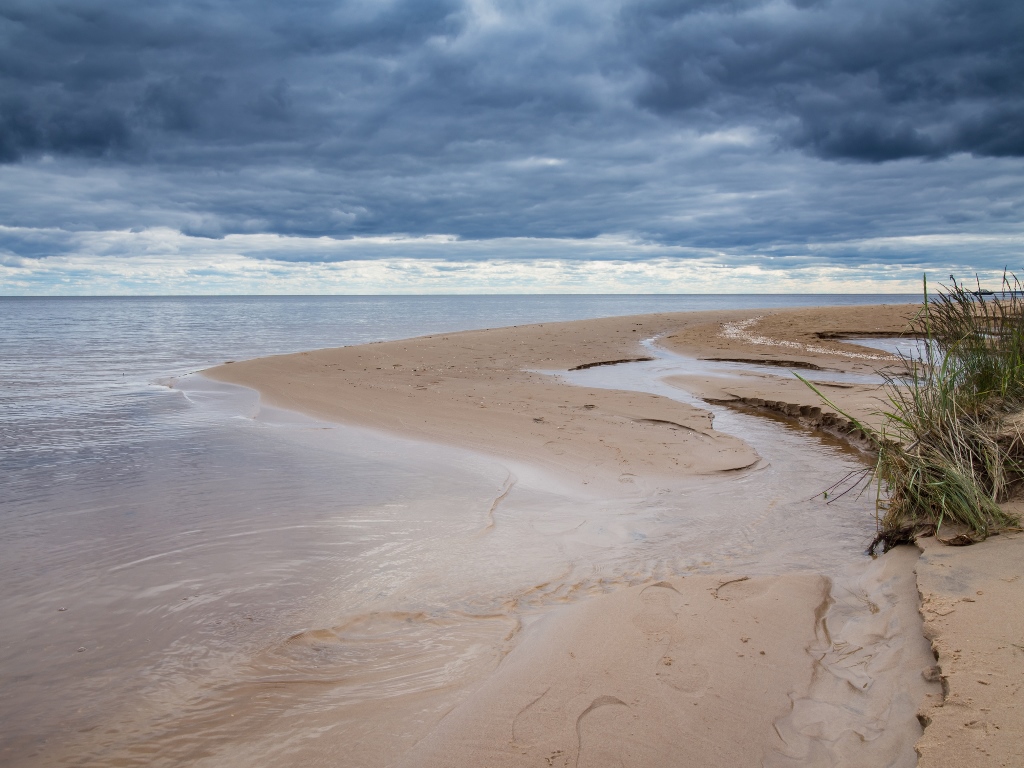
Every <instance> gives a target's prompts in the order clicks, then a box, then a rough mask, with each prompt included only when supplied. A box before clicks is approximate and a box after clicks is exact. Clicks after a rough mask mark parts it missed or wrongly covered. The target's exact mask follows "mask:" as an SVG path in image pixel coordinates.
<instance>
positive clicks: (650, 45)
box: [0, 0, 1024, 294]
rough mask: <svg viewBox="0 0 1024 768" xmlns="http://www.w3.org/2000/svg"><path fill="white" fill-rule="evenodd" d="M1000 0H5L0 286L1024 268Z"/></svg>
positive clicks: (1022, 164) (384, 289)
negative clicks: (1007, 266) (157, 0)
mask: <svg viewBox="0 0 1024 768" xmlns="http://www.w3.org/2000/svg"><path fill="white" fill-rule="evenodd" d="M1022 256H1024V2H1021V0H614V1H613V0H543V1H541V0H290V2H287V3H285V2H280V0H160V1H159V2H156V1H155V0H154V1H153V2H143V1H140V0H0V294H27V293H66V294H71V293H86V294H88V293H103V294H106V293H426V292H430V293H457V292H630V293H632V292H683V293H686V292H790V291H823V292H830V291H835V292H874V291H893V292H895V291H906V290H910V291H913V290H916V289H917V288H918V286H919V285H920V277H921V273H922V272H924V271H927V272H928V273H929V275H932V276H934V277H936V278H940V277H941V278H945V277H947V276H948V275H949V273H950V272H955V273H957V274H958V276H965V277H966V276H967V275H973V274H974V273H975V272H978V273H981V275H982V277H983V278H990V277H991V276H992V275H994V274H998V273H999V272H1001V270H1002V268H1003V266H1004V265H1010V267H1011V268H1015V267H1024V263H1022V262H1024V259H1022Z"/></svg>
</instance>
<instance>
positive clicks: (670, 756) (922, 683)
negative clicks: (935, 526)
mask: <svg viewBox="0 0 1024 768" xmlns="http://www.w3.org/2000/svg"><path fill="white" fill-rule="evenodd" d="M914 309H915V308H914V307H913V306H910V305H893V306H881V307H844V308H815V309H796V310H765V311H762V312H751V311H739V310H736V311H721V312H701V313H678V314H663V315H644V316H635V317H617V318H607V319H601V320H587V321H577V322H571V323H558V324H540V325H532V326H522V327H512V328H503V329H494V330H485V331H472V332H464V333H453V334H445V335H435V336H426V337H422V338H417V339H410V340H407V341H399V342H387V343H378V344H370V345H364V346H358V347H345V348H338V349H325V350H319V351H311V352H303V353H300V354H294V355H284V356H277V357H269V358H262V359H258V360H251V361H245V362H235V363H231V364H227V365H223V366H220V367H218V368H215V369H212V370H209V371H206V372H205V375H206V376H208V377H210V378H213V379H216V380H219V381H222V382H227V383H233V384H239V385H243V386H246V387H250V388H253V389H256V390H258V392H259V393H260V396H261V398H262V399H263V401H264V402H266V403H268V404H271V405H275V406H278V407H282V408H287V409H291V410H296V411H300V412H303V413H306V414H309V415H312V416H315V417H317V418H321V419H326V420H331V421H338V422H344V423H351V424H356V425H360V426H364V427H371V428H374V429H379V430H385V431H389V432H393V433H397V434H401V435H406V436H409V437H413V438H416V439H420V440H427V441H432V442H436V443H444V444H449V445H455V446H460V447H465V448H471V449H474V450H476V451H480V452H483V453H485V454H489V455H492V456H496V457H499V458H502V459H507V460H509V461H512V462H517V463H520V464H522V465H524V466H531V467H535V468H537V471H541V472H544V473H547V474H549V475H551V476H555V477H557V478H558V480H559V482H563V483H566V484H567V485H570V486H574V487H576V488H578V489H581V490H585V491H586V492H587V493H591V494H595V495H601V494H605V495H613V494H615V493H619V492H621V491H622V490H623V489H625V488H628V489H630V491H631V492H635V491H636V489H637V488H640V489H643V488H653V487H654V486H656V485H657V483H658V482H659V479H662V478H680V477H695V478H699V477H721V476H727V475H737V476H740V475H743V474H744V473H749V472H751V471H753V469H754V468H756V467H757V465H758V463H759V461H760V457H759V456H758V454H757V452H756V451H755V450H754V449H753V448H752V447H751V446H750V445H748V444H747V443H745V442H744V441H743V440H742V439H740V438H739V437H737V436H734V435H730V434H728V433H727V432H725V431H720V430H718V429H716V428H715V425H714V423H713V418H712V417H711V414H710V413H709V412H708V411H707V410H704V409H702V408H700V407H699V406H698V405H693V404H688V403H685V402H680V401H678V400H674V399H672V398H670V397H665V396H660V395H655V394H646V393H640V392H631V391H625V390H614V389H603V388H596V387H595V388H589V387H584V386H573V385H571V384H569V383H567V382H566V381H565V380H564V378H562V377H560V376H559V374H562V375H565V374H567V373H568V372H570V371H572V370H574V369H576V370H581V369H583V370H585V369H588V368H590V367H600V366H606V365H628V364H629V362H630V361H638V360H643V359H646V358H648V357H649V356H650V348H649V347H647V346H644V345H643V344H642V343H641V342H643V341H645V340H650V339H655V340H656V341H655V343H656V344H658V345H659V346H661V347H662V348H664V349H667V350H671V351H673V352H675V353H678V354H681V355H686V356H688V357H690V358H692V359H693V360H694V361H695V362H694V365H693V368H694V371H693V373H691V374H685V375H679V376H675V377H673V378H672V379H671V380H670V382H669V383H670V384H672V386H674V387H677V388H679V389H680V390H684V391H686V392H689V393H691V394H693V395H695V396H697V397H698V398H701V399H704V400H706V401H712V402H715V403H720V404H726V405H729V406H731V407H735V408H741V409H748V410H750V411H751V412H755V413H759V414H762V415H764V416H765V417H766V418H767V417H770V418H776V419H781V420H784V421H786V423H787V424H789V425H790V426H791V427H794V428H798V429H804V430H806V431H807V434H808V436H811V435H814V434H821V433H822V432H824V433H828V434H829V435H831V437H832V438H833V439H842V440H846V441H848V442H849V443H850V444H852V445H854V446H856V445H857V444H858V439H857V434H856V432H855V431H853V430H852V428H851V426H850V425H849V424H848V423H847V421H846V419H845V418H844V417H842V416H841V415H839V414H837V413H835V412H834V411H833V409H832V408H830V407H829V406H827V405H823V403H822V402H821V401H820V399H819V398H818V397H817V396H816V395H815V394H814V393H813V392H812V391H811V390H810V389H809V388H807V387H806V386H805V385H803V384H802V383H801V382H799V381H798V380H796V379H795V377H793V376H792V375H791V373H790V370H791V369H795V370H798V371H799V370H804V371H817V372H819V373H822V372H823V374H829V373H832V374H834V375H835V378H836V381H834V382H831V383H825V384H822V385H821V386H820V389H821V390H822V392H823V393H824V394H825V395H826V396H827V397H828V398H829V399H830V400H831V401H832V402H833V403H834V404H835V405H836V406H837V408H838V409H841V410H842V411H845V412H846V413H848V414H850V415H853V416H855V417H856V418H858V419H861V420H866V421H868V422H871V423H874V420H876V419H877V418H878V417H877V415H876V414H875V412H876V411H877V410H878V408H879V400H878V398H879V397H880V395H881V389H880V385H879V384H878V383H877V382H872V383H868V382H867V380H868V379H869V377H870V376H871V375H872V374H873V373H874V372H875V371H877V370H878V369H880V368H886V367H889V369H890V370H898V366H899V364H898V361H897V360H895V359H894V358H892V357H891V356H890V355H888V354H886V353H884V352H880V351H879V350H878V349H873V348H871V347H866V346H858V345H855V344H851V343H848V342H846V341H844V339H847V338H867V337H872V336H885V335H892V334H895V333H899V332H901V331H902V330H904V329H905V328H906V325H907V321H908V318H909V316H910V315H911V314H912V312H913V311H914ZM701 360H704V361H710V362H712V363H714V362H729V363H731V364H733V366H732V368H730V369H729V370H730V371H731V373H725V374H723V372H722V370H718V369H716V370H713V371H712V370H709V369H707V368H706V366H704V367H702V365H701V364H700V363H699V361H701ZM858 377H861V378H862V379H863V380H858ZM826 378H827V376H826ZM866 543H867V542H865V544H866ZM922 550H923V554H922ZM1022 564H1024V548H1022V546H1021V541H1020V540H1019V539H1018V538H1015V537H1013V536H1000V537H997V538H995V539H992V540H990V541H988V542H985V543H983V544H981V545H977V546H974V547H966V548H951V547H944V546H942V545H939V544H937V543H936V542H935V541H934V540H933V539H932V540H924V541H922V548H921V549H919V548H917V547H901V548H898V549H896V550H894V551H893V552H891V553H889V554H887V555H885V556H883V557H880V558H878V559H876V560H870V559H868V558H866V557H865V558H864V561H863V564H862V565H858V566H857V568H856V569H855V570H854V571H851V572H850V573H849V574H847V575H846V576H845V577H844V578H845V580H844V581H843V582H842V584H840V585H837V583H836V582H835V581H834V580H833V579H831V578H829V577H827V576H825V575H822V574H816V573H809V572H794V573H783V574H778V575H770V576H753V577H751V576H749V575H748V574H746V573H743V572H742V571H741V572H736V573H722V574H714V575H693V576H685V577H684V576H682V575H680V576H678V577H673V578H669V579H666V580H662V581H657V582H652V583H646V584H637V585H634V586H628V587H625V588H622V589H618V590H615V591H613V592H611V593H610V594H607V595H603V596H598V597H590V598H587V599H583V600H579V601H576V602H573V603H571V604H569V605H568V606H567V607H565V608H563V609H561V610H559V611H557V612H556V613H555V614H553V615H551V616H549V617H545V618H544V619H543V620H541V621H538V622H536V623H535V624H532V625H531V626H529V627H528V628H527V629H526V630H525V631H524V632H523V633H522V634H521V637H520V638H519V639H518V640H517V642H516V643H515V645H514V647H513V648H512V650H511V652H510V653H509V654H508V655H507V656H506V657H505V658H504V659H503V661H502V662H501V664H500V665H498V666H497V668H496V670H495V671H494V672H493V673H491V674H489V675H488V676H486V677H485V678H484V679H483V680H482V681H480V682H479V684H478V685H475V686H474V687H472V689H471V690H466V691H464V692H463V693H462V694H460V696H459V697H457V698H456V699H455V700H453V701H454V704H453V705H452V706H451V707H449V708H448V710H447V711H445V712H444V713H442V715H443V716H441V715H439V716H438V717H437V718H435V720H434V721H431V722H429V723H427V724H426V725H425V726H424V728H423V730H424V735H423V736H422V738H417V739H414V740H412V741H411V742H410V743H408V744H407V745H406V746H405V747H403V749H402V750H401V753H400V754H395V755H394V756H393V762H395V763H396V764H402V765H410V766H413V765H417V766H418V765H425V766H433V765H436V766H441V765H494V766H498V765H510V766H511V765H549V766H555V765H559V766H584V765H587V766H602V765H635V766H661V765H664V766H670V765H672V766H678V765H690V764H692V765H718V766H750V765H766V766H796V765H801V766H803V765H815V766H817V765H822V766H824V765H851V766H852V765H864V766H868V765H872V766H875V765H892V766H903V765H906V766H910V765H915V764H920V765H922V766H967V765H971V766H989V765H991V766H999V765H1008V766H1009V765H1015V764H1019V759H1020V758H1019V748H1018V744H1019V741H1020V737H1021V735H1022V734H1024V711H1022V708H1021V706H1020V703H1019V702H1020V689H1021V687H1022V685H1024V678H1022V676H1021V674H1020V672H1019V669H1018V668H1019V664H1020V660H1021V654H1022V653H1024V650H1022V648H1021V646H1020V638H1021V636H1022V625H1021V623H1020V617H1021V616H1022V615H1024V612H1022V610H1021V608H1022V605H1021V597H1020V594H1019V590H1018V589H1016V587H1017V586H1018V584H1017V581H1016V580H1017V579H1018V574H1020V573H1021V565H1022ZM839 587H841V588H842V593H840V592H841V590H840V589H839ZM837 595H838V597H837ZM847 595H848V597H847ZM919 596H920V599H919ZM918 755H920V762H919V763H918ZM681 756H684V757H681ZM342 764H344V761H342Z"/></svg>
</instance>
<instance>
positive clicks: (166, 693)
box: [0, 296, 916, 765]
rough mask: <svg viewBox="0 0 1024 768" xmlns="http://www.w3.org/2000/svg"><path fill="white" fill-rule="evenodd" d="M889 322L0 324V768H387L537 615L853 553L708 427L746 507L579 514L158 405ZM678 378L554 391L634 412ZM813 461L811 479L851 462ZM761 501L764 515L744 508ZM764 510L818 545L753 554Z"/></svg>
mask: <svg viewBox="0 0 1024 768" xmlns="http://www.w3.org/2000/svg"><path fill="white" fill-rule="evenodd" d="M915 299H916V297H915V296H846V297H844V296H827V297H823V296H701V297H693V296H531V297H507V296H502V297H330V298H322V297H317V298H303V297H297V298H292V297H288V298H282V297H261V298H145V299H101V298H95V299H28V298H24V299H4V298H0V327H2V328H3V329H4V330H3V334H2V336H0V583H2V584H3V592H2V594H0V620H2V625H3V628H4V629H3V637H2V644H0V726H2V727H0V762H3V763H5V764H11V765H20V764H24V765H52V764H66V765H114V764H117V765H133V764H137V765H152V764H167V765H174V764H183V763H186V764H207V763H208V764H210V765H227V764H236V763H237V764H239V765H241V764H246V765H251V764H256V763H264V762H268V761H273V760H284V761H285V762H290V761H299V760H300V759H305V757H307V756H309V755H314V756H315V755H317V754H319V753H318V752H317V747H316V746H315V745H316V744H317V743H320V742H322V743H332V742H331V739H332V738H333V739H335V740H343V741H344V743H345V744H347V745H348V746H347V749H348V750H349V751H348V753H347V754H348V755H349V757H350V759H349V760H348V761H347V762H345V761H343V762H342V764H351V765H362V764H367V765H368V764H380V765H384V764H387V762H388V761H389V760H390V759H392V757H393V756H394V755H397V754H399V753H400V752H401V750H402V749H403V748H404V746H406V745H408V744H409V743H412V742H413V741H414V740H415V739H416V738H418V737H419V735H422V733H421V731H422V728H425V727H427V726H428V725H429V723H430V722H432V718H434V719H436V716H437V713H438V712H443V711H444V710H445V708H446V707H449V706H451V703H452V702H453V701H455V700H457V697H458V694H459V690H460V689H459V684H460V681H464V680H468V679H472V678H473V676H474V675H478V674H481V673H483V672H485V671H486V670H487V669H490V668H491V667H493V665H494V664H495V663H496V662H497V660H498V659H499V658H500V656H501V654H502V653H504V652H505V651H506V650H507V646H508V644H509V643H511V642H514V636H515V632H516V630H517V628H518V627H519V626H520V625H521V623H522V622H523V621H528V620H530V617H531V616H532V615H533V614H534V613H536V612H538V611H543V610H544V609H545V608H546V607H547V606H550V605H553V604H557V603H558V602H559V601H563V600H568V599H572V598H573V596H574V595H577V594H587V593H589V592H593V591H601V590H602V589H606V588H609V586H610V585H614V584H615V583H629V582H630V581H631V580H642V579H645V578H650V577H652V576H653V575H658V574H671V573H675V572H679V571H680V570H685V569H687V568H694V567H714V566H716V565H721V564H723V563H726V562H729V563H733V564H740V565H742V566H743V567H745V568H747V569H748V570H757V569H758V568H762V569H767V570H772V569H774V568H779V567H790V566H792V567H798V566H800V565H802V564H804V565H805V564H808V563H809V562H811V560H809V559H808V558H811V559H812V560H813V557H820V556H821V553H822V552H832V551H834V550H835V549H836V548H837V547H845V546H847V545H850V546H854V545H855V544H856V543H859V539H858V537H860V536H862V535H863V533H864V531H865V530H866V528H865V525H866V518H864V517H863V516H862V515H859V513H858V514H852V513H851V514H850V515H848V516H846V517H843V516H841V515H837V516H835V517H836V519H835V521H834V522H833V523H830V524H829V525H828V526H824V527H818V528H817V529H814V528H813V525H812V523H811V522H810V521H812V520H815V519H819V518H820V512H815V511H814V509H813V508H812V507H811V506H808V502H807V501H806V497H805V496H802V495H801V494H804V492H805V491H808V490H809V491H810V493H808V494H807V496H809V495H810V494H812V493H813V492H814V490H817V489H816V488H812V487H811V485H809V483H808V482H807V481H806V479H805V481H804V483H803V484H802V485H799V487H796V486H794V485H793V482H792V477H791V476H789V475H785V474H772V473H778V472H779V471H780V470H779V469H778V468H779V467H781V466H782V465H783V464H785V465H787V466H794V467H796V468H797V471H798V474H802V476H804V477H805V478H806V477H807V476H808V474H813V472H811V470H812V469H813V470H814V471H815V472H819V471H820V469H821V468H820V466H818V465H817V464H815V462H819V463H820V461H821V459H820V455H821V450H820V446H810V445H809V444H808V440H807V439H806V438H805V437H804V436H802V435H795V434H789V433H785V431H784V430H782V429H781V428H780V427H778V426H776V425H772V424H771V423H769V422H762V421H760V420H756V419H751V418H750V417H743V416H742V415H733V414H729V413H721V414H720V415H719V417H718V418H719V421H718V422H717V423H718V425H719V427H720V428H723V429H726V430H727V431H734V432H735V433H737V434H743V435H744V436H745V437H746V438H747V439H750V440H752V441H753V442H755V444H756V445H757V447H758V450H759V451H760V452H761V453H762V455H763V456H766V462H765V466H764V468H763V470H762V472H763V473H767V474H762V476H761V477H759V478H758V479H757V480H756V483H755V482H754V481H750V480H744V479H740V480H738V481H735V482H733V481H730V482H729V483H722V482H715V483H703V484H701V485H693V486H685V484H684V485H682V486H680V487H679V488H675V489H664V490H665V493H662V494H661V495H657V494H655V495H654V496H651V495H648V496H645V497H642V498H641V497H640V496H635V497H623V499H619V500H610V501H598V500H586V499H578V498H577V499H572V498H567V497H565V496H562V495H559V493H558V492H557V491H556V490H553V489H551V488H548V487H544V486H543V485H542V484H537V483H533V484H531V483H529V482H527V481H525V480H522V479H519V480H518V482H517V476H516V471H517V470H516V468H514V467H509V466H506V465H505V464H503V463H501V462H498V461H495V460H491V459H487V458H485V457H479V456H474V455H472V454H468V453H464V452H460V451H457V450H449V449H443V450H442V449H436V448H430V449H425V448H424V447H423V446H421V445H417V444H415V443H411V442H409V441H402V440H397V439H391V438H388V437H386V436H380V435H374V434H372V433H369V432H364V431H360V430H355V429H348V428H340V427H338V428H335V427H331V426H330V425H322V424H316V423H314V422H307V421H304V420H301V419H292V418H290V417H289V416H288V415H287V414H281V413H273V412H266V411H264V412H262V413H261V414H260V416H261V417H260V418H258V419H253V418H251V416H253V415H254V414H256V413H257V412H258V411H259V409H258V406H257V404H256V401H255V398H253V397H251V396H249V395H245V394H240V393H238V391H237V390H232V389H225V388H218V387H216V386H213V385H209V384H204V383H203V382H202V381H199V382H196V381H189V380H186V385H185V386H184V387H183V388H178V389H169V388H167V387H166V386H162V385H161V384H159V383H157V382H159V381H163V380H165V379H166V378H167V377H171V376H180V375H183V374H187V373H190V372H192V371H196V370H199V369H202V368H205V367H208V366H210V365H214V364H217V363H220V362H223V361H224V360H231V359H244V358H248V357H255V356H261V355H267V354H274V353H282V352H289V351H296V350H300V349H309V348H317V347H325V346H340V345H346V344H358V343H365V342H369V341H376V340H383V339H394V338H403V337H409V336H416V335H423V334H427V333H434V332H439V331H454V330H462V329H470V328H482V327H499V326H505V325H515V324H523V323H529V322H550V321H557V320H570V319H579V318H585V317H597V316H606V315H615V314H635V313H643V312H657V311H677V310H701V309H725V308H746V307H750V308H753V307H769V306H798V305H818V304H827V303H831V304H851V303H881V302H898V301H913V300H915ZM679 364H680V362H679V361H678V360H676V361H672V360H667V361H661V362H657V363H655V364H653V365H650V366H638V367H636V368H635V369H634V370H633V372H632V373H631V372H629V370H628V369H629V368H630V367H628V366H627V367H623V368H621V369H615V370H613V369H608V370H606V371H602V370H600V369H595V370H594V371H593V372H592V373H590V374H588V375H586V376H581V377H579V379H580V382H581V383H587V384H588V385H590V386H603V385H607V386H632V387H634V388H645V389H648V390H656V391H660V389H659V388H661V387H663V385H661V384H659V377H660V376H663V375H667V374H668V373H671V372H673V366H676V369H677V368H678V365H679ZM630 376H632V378H629V377H630ZM623 377H626V378H623ZM675 396H680V397H683V396H682V395H681V394H680V393H675ZM828 450H829V451H831V454H830V455H834V466H833V469H834V470H835V471H839V470H840V469H842V468H843V467H844V466H847V465H849V464H850V463H851V462H853V461H854V460H853V459H851V458H850V457H848V456H845V455H844V454H843V452H842V450H841V449H840V448H839V447H838V446H831V447H829V448H828ZM773 451H774V452H775V453H773ZM773 457H774V458H773ZM844 462H845V463H844ZM812 465H813V466H812ZM765 477H769V478H770V481H768V483H767V484H768V487H770V488H771V489H772V490H771V494H772V498H773V499H774V501H771V502H770V504H769V505H768V509H765V506H766V505H764V504H762V505H761V507H758V506H757V504H755V503H753V502H752V501H751V502H749V503H747V502H743V501H742V500H743V499H746V498H749V499H751V500H753V499H754V498H755V497H757V498H759V496H758V494H761V493H762V491H760V490H757V489H755V488H754V487H753V486H755V485H757V486H758V488H763V487H765V482H766V481H765ZM512 486H514V487H513V492H512V493H510V494H509V495H508V497H507V498H506V500H505V501H503V502H502V506H501V507H500V508H496V509H495V510H494V511H491V507H492V504H494V501H495V499H496V498H497V497H499V496H500V495H501V494H502V493H503V491H504V490H506V489H507V488H509V487H512ZM669 491H671V493H670V492H669ZM798 497H799V498H798ZM738 502H739V504H738V506H740V507H742V508H743V509H744V510H746V512H745V513H744V514H745V515H746V516H745V517H743V519H740V520H737V521H734V522H738V523H739V525H736V526H730V528H731V529H732V533H731V535H730V536H723V535H722V532H721V530H720V529H721V516H722V515H723V514H726V512H727V511H728V510H731V509H732V508H733V507H736V506H737V503H738ZM780 502H785V503H787V504H789V505H790V514H789V519H790V520H791V521H796V522H801V523H807V524H808V525H810V526H811V529H809V530H811V533H810V534H809V535H810V536H811V537H812V538H814V537H818V538H820V546H817V547H816V548H815V546H811V547H810V550H812V554H810V555H808V547H807V544H806V542H795V541H794V540H793V537H792V536H791V535H790V533H789V532H787V531H786V529H785V528H784V527H778V526H773V525H772V519H771V516H770V510H771V509H773V508H775V507H776V506H777V505H778V503H780ZM801 504H802V505H803V506H800V505H801ZM730 514H731V513H730ZM683 518H685V522H686V525H681V524H680V521H681V519H683ZM494 519H497V520H498V522H499V524H497V525H491V524H490V523H491V522H493V520H494ZM794 524H795V523H794ZM768 529H774V531H775V532H774V533H771V532H769V530H768ZM484 531H486V532H487V534H486V535H484V534H483V533H482V532H484ZM755 531H756V532H757V535H756V536H755V535H754V532H755ZM755 539H756V540H757V542H758V543H754V542H755ZM712 541H713V542H715V543H714V545H713V546H712V545H711V544H709V542H712ZM769 550H770V551H771V553H772V554H771V556H770V557H769V556H768V555H767V554H766V553H768V552H769ZM523 552H529V553H530V555H529V557H522V556H521V553H523ZM517 553H518V556H513V555H517ZM814 553H817V554H814ZM537 584H541V587H538V586H536V585H537ZM542 587H543V588H542ZM425 692H430V693H431V695H430V696H429V697H425V696H424V695H423V694H424V693H425ZM396 723H402V724H403V725H402V727H399V728H396V726H395V724H396ZM381 729H383V731H382V730H381ZM418 729H419V730H418ZM382 732H383V733H384V734H385V736H383V737H382V736H381V733H382ZM268 734H270V736H268ZM257 736H259V737H260V738H257ZM382 741H383V742H385V743H384V746H381V744H382ZM246 745H248V746H246ZM247 749H248V750H250V751H247ZM361 750H365V751H366V753H365V754H363V752H361Z"/></svg>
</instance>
